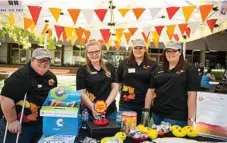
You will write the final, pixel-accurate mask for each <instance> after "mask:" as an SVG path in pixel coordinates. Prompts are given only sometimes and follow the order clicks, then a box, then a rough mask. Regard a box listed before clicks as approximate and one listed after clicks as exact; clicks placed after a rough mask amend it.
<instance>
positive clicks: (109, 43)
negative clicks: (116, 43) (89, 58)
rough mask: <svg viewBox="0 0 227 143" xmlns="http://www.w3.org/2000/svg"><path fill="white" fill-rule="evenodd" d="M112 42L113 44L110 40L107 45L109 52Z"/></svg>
mask: <svg viewBox="0 0 227 143" xmlns="http://www.w3.org/2000/svg"><path fill="white" fill-rule="evenodd" d="M112 42H113V41H112V40H109V41H108V42H107V43H106V50H107V51H109V49H110V46H111V44H112Z"/></svg>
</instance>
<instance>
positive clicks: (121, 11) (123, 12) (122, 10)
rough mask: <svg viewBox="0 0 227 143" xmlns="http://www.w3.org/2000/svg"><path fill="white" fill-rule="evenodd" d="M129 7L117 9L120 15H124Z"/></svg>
mask: <svg viewBox="0 0 227 143" xmlns="http://www.w3.org/2000/svg"><path fill="white" fill-rule="evenodd" d="M129 10H130V9H128V8H119V9H118V11H119V12H120V14H121V16H122V17H125V15H126V14H127V13H128V12H129Z"/></svg>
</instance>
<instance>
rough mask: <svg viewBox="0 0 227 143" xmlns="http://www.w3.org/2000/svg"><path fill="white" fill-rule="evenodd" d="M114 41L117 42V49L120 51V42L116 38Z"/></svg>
mask: <svg viewBox="0 0 227 143" xmlns="http://www.w3.org/2000/svg"><path fill="white" fill-rule="evenodd" d="M114 43H115V47H116V50H117V51H119V50H120V42H119V41H117V40H115V41H114Z"/></svg>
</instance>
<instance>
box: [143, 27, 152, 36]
mask: <svg viewBox="0 0 227 143" xmlns="http://www.w3.org/2000/svg"><path fill="white" fill-rule="evenodd" d="M143 32H144V34H145V35H148V33H150V32H151V27H145V28H143Z"/></svg>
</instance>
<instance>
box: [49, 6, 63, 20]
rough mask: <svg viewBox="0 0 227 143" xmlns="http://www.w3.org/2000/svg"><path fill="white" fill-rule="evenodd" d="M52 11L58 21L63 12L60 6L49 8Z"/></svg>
mask: <svg viewBox="0 0 227 143" xmlns="http://www.w3.org/2000/svg"><path fill="white" fill-rule="evenodd" d="M49 11H50V13H51V14H52V16H53V17H54V19H55V21H56V22H58V19H59V16H60V14H61V9H60V8H49Z"/></svg>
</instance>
